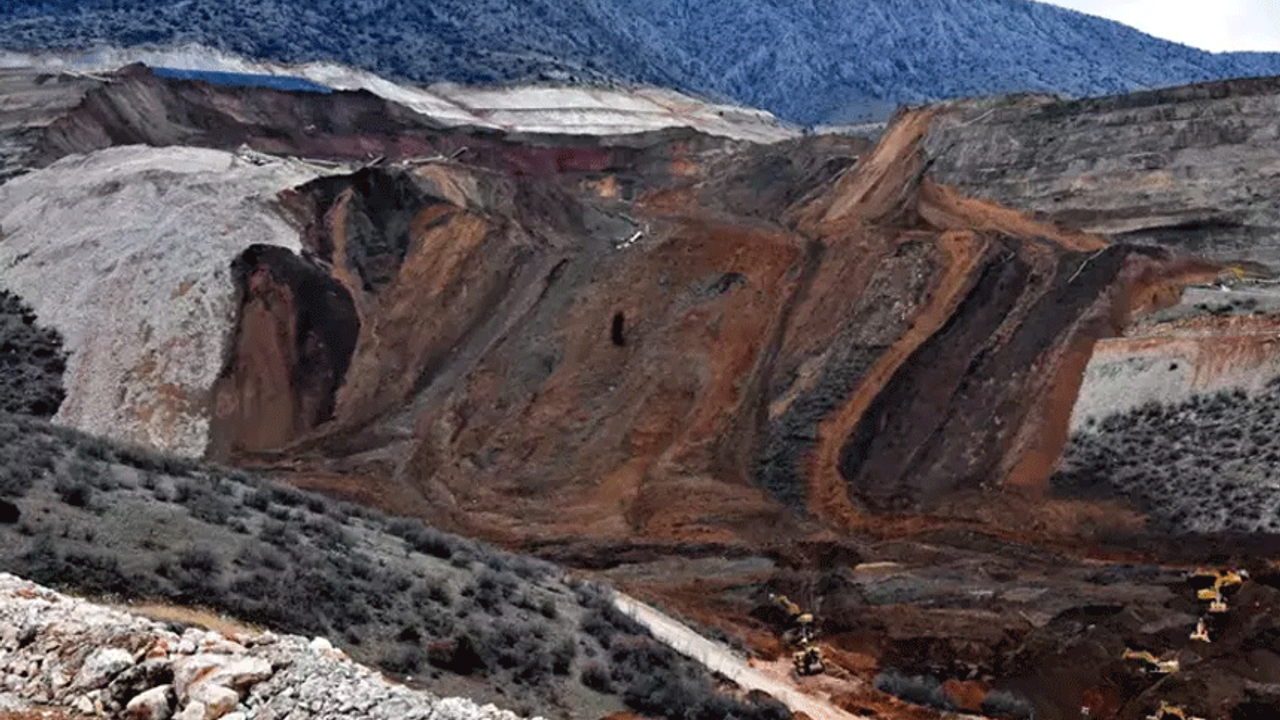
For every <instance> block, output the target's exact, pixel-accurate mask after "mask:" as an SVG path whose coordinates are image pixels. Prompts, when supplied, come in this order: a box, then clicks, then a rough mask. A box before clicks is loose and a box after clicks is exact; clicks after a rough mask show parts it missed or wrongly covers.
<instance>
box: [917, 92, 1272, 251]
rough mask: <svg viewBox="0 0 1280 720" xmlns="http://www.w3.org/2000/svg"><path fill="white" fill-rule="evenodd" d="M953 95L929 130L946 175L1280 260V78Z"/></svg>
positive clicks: (967, 185)
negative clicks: (1054, 94) (1074, 94)
mask: <svg viewBox="0 0 1280 720" xmlns="http://www.w3.org/2000/svg"><path fill="white" fill-rule="evenodd" d="M955 107H956V109H957V110H959V112H957V113H956V114H954V115H953V116H952V117H951V118H949V119H947V120H944V121H943V122H940V123H938V124H937V125H936V126H935V130H934V132H933V133H932V135H931V137H930V139H929V143H928V147H929V153H930V156H931V157H933V158H934V159H935V164H934V171H935V172H936V173H937V177H938V179H939V180H940V181H941V182H945V183H949V184H953V185H955V186H957V187H959V188H960V189H961V190H962V191H963V192H966V193H970V194H974V195H978V196H981V197H984V198H989V199H992V200H995V201H996V202H1000V203H1004V204H1007V205H1010V206H1012V207H1017V208H1022V209H1025V210H1030V211H1035V212H1037V213H1041V214H1043V216H1044V217H1045V218H1046V219H1048V220H1050V221H1053V222H1058V223H1063V224H1066V225H1069V226H1072V227H1079V228H1082V229H1084V230H1087V231H1089V232H1095V233H1101V234H1105V235H1110V236H1114V237H1116V238H1117V239H1119V240H1124V241H1130V242H1152V243H1156V244H1161V245H1166V246H1169V247H1173V248H1177V249H1179V250H1182V251H1185V252H1190V253H1194V254H1198V255H1203V256H1206V257H1210V258H1213V259H1215V260H1220V261H1223V262H1235V263H1242V264H1244V265H1246V266H1248V267H1252V268H1253V269H1255V270H1258V271H1269V272H1275V271H1278V270H1280V244H1277V242H1276V237H1277V236H1278V230H1280V208H1277V206H1276V204H1275V203H1274V202H1269V201H1268V199H1269V198H1274V197H1275V196H1276V194H1277V193H1278V192H1280V143H1278V142H1277V129H1276V122H1275V118H1276V113H1277V111H1278V110H1280V78H1257V79H1248V80H1228V81H1222V82H1214V83H1205V84H1201V85H1191V86H1187V87H1180V88H1172V89H1165V90H1154V91H1150V92H1141V93H1133V94H1130V95H1116V96H1112V97H1103V98H1089V99H1085V100H1072V101H1060V100H1056V99H1052V98H1045V97H1020V98H1009V99H1005V100H979V101H964V102H961V103H958V104H957V105H956V106H955ZM1257 265H1261V266H1262V267H1256V266H1257Z"/></svg>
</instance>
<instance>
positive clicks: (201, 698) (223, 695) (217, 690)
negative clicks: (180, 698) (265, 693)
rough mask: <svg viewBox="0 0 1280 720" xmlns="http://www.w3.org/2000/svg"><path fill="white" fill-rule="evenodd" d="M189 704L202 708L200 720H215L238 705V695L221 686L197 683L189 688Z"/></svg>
mask: <svg viewBox="0 0 1280 720" xmlns="http://www.w3.org/2000/svg"><path fill="white" fill-rule="evenodd" d="M190 695H191V704H192V705H203V706H204V717H202V718H201V720H217V718H220V717H222V716H223V715H226V714H227V713H229V712H231V711H232V710H235V709H236V705H238V704H239V703H240V693H238V692H236V691H235V690H232V689H231V688H229V687H226V686H223V685H214V684H212V683H199V684H198V685H196V686H195V687H193V688H191V693H190Z"/></svg>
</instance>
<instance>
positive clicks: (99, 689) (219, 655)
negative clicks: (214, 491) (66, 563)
mask: <svg viewBox="0 0 1280 720" xmlns="http://www.w3.org/2000/svg"><path fill="white" fill-rule="evenodd" d="M37 707H39V708H62V709H64V710H65V711H66V712H70V713H76V714H82V715H87V716H94V717H106V718H121V719H124V718H128V719H129V720H168V719H169V718H177V719H178V720H216V719H217V718H227V719H228V720H243V719H244V718H249V717H253V718H266V719H272V718H286V717H293V718H296V717H307V718H317V719H319V718H334V719H337V718H343V719H353V718H354V719H361V718H367V719H368V720H377V719H386V720H392V719H393V718H394V719H396V720H399V719H401V718H423V719H425V718H433V719H436V718H438V719H440V720H516V718H517V716H516V715H514V714H513V713H511V712H508V711H505V710H498V709H496V708H494V707H493V706H492V705H485V706H477V705H476V704H475V703H473V702H471V701H469V700H465V699H460V698H440V697H435V696H433V695H430V694H428V693H425V692H421V691H414V690H410V689H408V688H405V687H402V686H398V685H393V684H391V683H389V682H387V681H386V680H385V679H384V678H383V677H382V676H380V675H379V674H377V673H375V672H373V671H371V670H368V669H366V668H364V667H362V666H360V665H357V664H355V663H353V662H351V661H350V660H348V659H347V658H346V656H345V655H344V654H343V653H342V652H341V651H339V650H335V649H333V647H332V646H331V645H329V643H328V642H327V641H325V640H323V639H322V638H317V639H315V640H311V641H308V640H306V639H305V638H300V637H295V636H288V635H283V636H277V635H275V634H272V633H261V634H237V635H235V636H233V637H227V636H225V635H223V634H221V633H218V632H212V631H203V630H200V629H197V628H188V629H186V630H184V631H181V632H178V631H175V630H173V629H171V628H170V627H168V626H165V625H162V624H160V623H155V622H152V621H150V620H146V619H144V618H140V617H137V616H133V615H129V614H126V613H122V612H117V611H113V610H109V609H106V608H103V607H100V606H97V605H94V604H93V603H90V602H87V601H84V600H76V599H73V598H70V597H67V596H64V595H60V594H58V593H56V592H53V591H51V590H48V589H45V588H42V587H40V586H38V585H35V584H33V583H29V582H26V581H23V580H21V579H19V578H16V577H14V576H12V575H6V574H0V714H4V713H15V714H16V713H21V712H24V711H33V710H34V709H35V708H37Z"/></svg>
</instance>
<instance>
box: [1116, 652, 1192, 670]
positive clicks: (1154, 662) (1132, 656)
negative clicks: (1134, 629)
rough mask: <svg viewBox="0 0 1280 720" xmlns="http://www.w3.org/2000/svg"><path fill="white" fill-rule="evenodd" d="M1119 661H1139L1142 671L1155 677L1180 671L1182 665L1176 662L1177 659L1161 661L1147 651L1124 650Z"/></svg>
mask: <svg viewBox="0 0 1280 720" xmlns="http://www.w3.org/2000/svg"><path fill="white" fill-rule="evenodd" d="M1121 659H1123V660H1140V661H1142V663H1143V669H1144V670H1145V671H1146V672H1149V673H1153V674H1157V675H1171V674H1173V673H1176V672H1178V671H1179V670H1180V669H1182V665H1181V664H1180V663H1179V662H1178V659H1177V658H1171V659H1169V660H1162V659H1160V658H1158V657H1156V656H1155V655H1152V654H1151V653H1150V652H1149V651H1147V650H1143V651H1141V652H1138V651H1137V650H1130V649H1128V648H1125V651H1124V655H1122V656H1121Z"/></svg>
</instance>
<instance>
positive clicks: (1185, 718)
mask: <svg viewBox="0 0 1280 720" xmlns="http://www.w3.org/2000/svg"><path fill="white" fill-rule="evenodd" d="M1170 718H1180V720H1204V718H1200V717H1196V716H1195V715H1188V714H1187V711H1186V710H1183V709H1182V708H1181V707H1179V706H1177V705H1170V704H1169V703H1167V702H1165V701H1163V700H1161V701H1160V709H1159V710H1156V714H1155V715H1148V716H1147V720H1169V719H1170Z"/></svg>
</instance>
